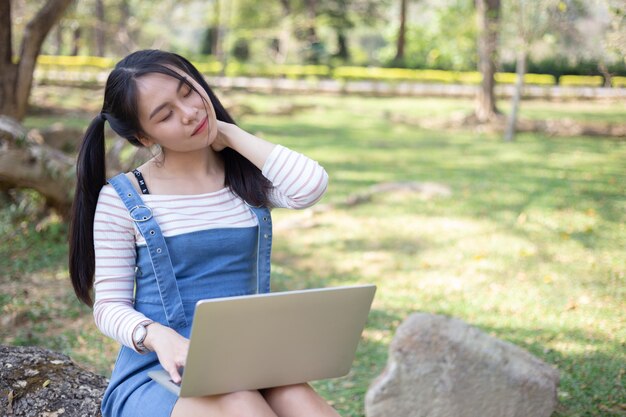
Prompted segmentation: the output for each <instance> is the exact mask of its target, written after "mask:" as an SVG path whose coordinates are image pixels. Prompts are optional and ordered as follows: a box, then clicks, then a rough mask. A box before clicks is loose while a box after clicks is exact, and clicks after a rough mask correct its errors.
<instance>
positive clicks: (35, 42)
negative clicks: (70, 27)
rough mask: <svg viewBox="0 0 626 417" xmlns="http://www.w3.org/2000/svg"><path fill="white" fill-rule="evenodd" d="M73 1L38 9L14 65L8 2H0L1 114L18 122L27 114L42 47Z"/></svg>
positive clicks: (51, 1)
mask: <svg viewBox="0 0 626 417" xmlns="http://www.w3.org/2000/svg"><path fill="white" fill-rule="evenodd" d="M72 1H73V0H48V1H47V2H46V3H45V4H44V5H43V6H42V7H41V9H39V12H38V13H37V14H36V15H35V17H33V18H32V19H31V20H30V21H29V22H28V24H27V25H26V28H25V29H24V37H23V39H22V45H21V48H20V51H19V54H18V56H17V62H16V63H14V62H13V49H12V39H11V2H10V1H0V114H4V115H7V116H11V117H13V118H15V119H17V120H18V121H20V120H22V119H23V118H24V116H25V115H26V109H27V106H28V98H29V96H30V89H31V87H32V83H33V72H34V71H35V64H36V63H37V56H38V55H39V51H40V50H41V44H42V43H43V41H44V40H45V39H46V36H47V35H48V32H50V29H52V26H54V24H55V23H56V22H57V21H58V20H59V19H60V18H61V16H62V15H63V13H64V12H65V10H66V9H67V7H68V6H69V5H70V3H72Z"/></svg>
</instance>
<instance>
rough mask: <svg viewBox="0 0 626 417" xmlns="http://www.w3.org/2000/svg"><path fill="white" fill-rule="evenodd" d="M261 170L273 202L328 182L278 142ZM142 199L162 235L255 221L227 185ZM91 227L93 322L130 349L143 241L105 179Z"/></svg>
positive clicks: (302, 195) (312, 194)
mask: <svg viewBox="0 0 626 417" xmlns="http://www.w3.org/2000/svg"><path fill="white" fill-rule="evenodd" d="M262 173H263V175H264V176H265V177H266V178H267V179H269V180H270V181H271V182H272V184H273V185H274V188H273V190H272V192H271V195H270V201H271V205H272V206H273V207H286V208H293V209H302V208H306V207H310V206H311V205H313V204H315V203H316V202H317V201H318V200H319V199H320V198H321V197H322V195H323V194H324V192H325V191H326V186H327V184H328V175H327V174H326V171H325V170H324V168H322V167H321V166H320V165H319V164H318V163H317V162H315V161H314V160H312V159H309V158H307V157H306V156H304V155H302V154H299V153H297V152H294V151H292V150H289V149H287V148H285V147H283V146H280V145H277V146H276V147H275V148H274V149H273V150H272V152H271V153H270V155H269V157H268V158H267V160H266V161H265V165H264V166H263V170H262ZM148 186H149V184H148ZM142 199H143V200H144V201H145V202H146V204H147V205H148V206H150V207H151V208H152V210H153V214H154V217H155V219H156V220H157V222H158V223H159V226H160V227H161V231H162V232H163V234H164V235H165V236H175V235H180V234H186V233H191V232H195V231H199V230H207V229H212V228H223V227H251V226H256V225H257V219H256V216H255V215H254V214H253V213H252V212H251V211H250V209H249V208H248V206H247V205H246V204H245V202H244V201H243V200H242V199H241V198H239V197H238V196H236V195H235V194H234V193H233V192H231V191H230V189H228V188H224V189H222V190H219V191H216V192H212V193H206V194H198V195H153V194H146V195H142ZM93 230H94V249H95V254H96V273H95V281H94V290H95V302H94V307H93V314H94V319H95V322H96V326H98V328H99V329H100V331H102V333H104V334H106V335H107V336H109V337H112V338H114V339H115V340H117V341H118V342H120V343H121V344H123V345H126V346H128V347H130V348H131V349H134V345H133V342H132V332H133V329H134V328H135V326H137V324H139V323H140V322H142V321H143V320H146V317H145V316H144V315H143V314H141V313H139V312H138V311H136V310H135V309H134V308H133V294H134V286H135V258H136V246H138V245H145V244H146V243H145V240H144V239H143V237H142V236H141V234H140V233H139V230H138V229H137V228H136V227H135V225H134V223H133V221H132V220H131V219H130V217H129V215H128V211H127V210H126V207H125V206H124V203H123V202H122V200H120V198H119V196H118V195H117V193H116V192H115V190H114V189H113V187H112V186H111V185H105V186H104V187H103V188H102V190H101V191H100V196H99V198H98V204H97V206H96V214H95V220H94V229H93Z"/></svg>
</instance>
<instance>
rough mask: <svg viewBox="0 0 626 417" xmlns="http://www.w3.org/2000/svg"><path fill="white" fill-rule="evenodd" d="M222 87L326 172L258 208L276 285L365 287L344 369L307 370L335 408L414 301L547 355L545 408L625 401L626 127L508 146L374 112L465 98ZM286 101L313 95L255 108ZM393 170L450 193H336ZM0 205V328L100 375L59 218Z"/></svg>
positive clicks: (388, 176)
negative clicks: (314, 186)
mask: <svg viewBox="0 0 626 417" xmlns="http://www.w3.org/2000/svg"><path fill="white" fill-rule="evenodd" d="M229 99H231V100H234V101H240V102H242V103H246V104H248V105H250V106H252V107H253V108H254V109H255V111H256V112H257V114H253V115H247V116H244V117H243V118H242V119H241V120H240V121H239V123H240V124H241V125H242V126H243V127H244V128H246V129H249V130H250V131H252V132H256V133H258V134H261V135H262V136H264V137H266V138H267V139H269V140H271V141H274V142H279V143H282V144H284V145H286V146H289V147H291V148H293V149H294V150H297V151H301V152H303V153H306V154H307V155H310V156H311V157H313V158H315V159H317V160H319V161H320V163H321V164H322V165H323V166H324V167H325V168H326V169H327V171H328V173H329V175H330V186H329V190H328V193H327V195H326V196H325V197H324V198H323V200H322V201H321V202H320V203H319V205H318V206H317V207H316V208H315V209H307V210H302V211H287V210H275V211H274V212H273V217H274V226H275V242H274V253H273V258H272V261H273V264H272V274H273V283H272V285H273V289H274V290H275V291H282V290H287V289H299V288H311V287H319V286H331V285H345V284H356V283H366V282H371V283H375V284H376V285H377V286H378V292H377V295H376V298H375V301H374V304H373V308H372V312H371V314H370V318H369V321H368V325H367V328H366V330H365V332H364V334H363V338H362V341H361V344H360V346H359V349H358V351H357V357H356V360H355V363H354V366H353V368H352V370H351V372H350V374H349V375H347V376H346V377H343V378H339V379H336V380H330V381H319V382H316V383H315V384H314V385H315V387H316V388H317V389H318V390H320V392H321V393H322V394H323V395H324V396H325V397H326V398H328V399H329V400H330V401H331V402H332V403H333V404H334V405H335V406H336V407H337V409H338V410H339V411H340V413H341V414H342V415H343V416H362V415H363V399H364V395H365V392H366V390H367V388H368V386H369V384H370V383H371V381H372V380H373V379H374V378H375V377H376V376H377V375H378V374H379V373H380V372H381V371H382V369H383V368H384V366H385V363H386V360H387V349H388V346H389V343H390V342H391V340H392V338H393V335H394V332H395V330H396V329H397V327H398V326H399V325H400V323H402V321H403V320H404V319H405V318H406V317H407V316H408V315H410V314H411V313H414V312H417V311H424V312H430V313H436V314H445V315H450V316H455V317H458V318H460V319H462V320H465V321H467V322H469V323H470V324H472V325H475V326H477V327H479V328H480V329H482V330H483V331H485V332H487V333H489V334H491V335H493V336H495V337H498V338H500V339H503V340H506V341H509V342H512V343H515V344H516V345H518V346H520V347H522V348H524V349H527V350H529V351H530V352H531V353H532V354H534V355H537V356H538V357H540V358H541V359H542V360H544V361H546V362H548V363H550V364H552V365H553V366H555V367H557V368H558V369H559V371H560V372H561V386H560V388H559V399H560V401H561V405H560V407H559V410H558V411H557V413H556V414H555V416H557V417H562V416H572V417H573V416H583V415H590V416H591V415H607V416H608V415H616V416H617V415H621V414H619V413H617V412H616V413H613V414H612V412H611V411H607V410H616V409H618V407H620V404H625V403H626V396H625V394H624V390H623V380H624V376H625V375H626V368H625V364H626V355H625V353H624V352H625V349H624V348H625V347H626V307H625V305H624V300H625V299H626V285H625V284H626V255H625V252H624V248H625V247H626V226H625V224H626V170H625V169H624V161H625V160H626V142H624V141H616V140H604V139H602V138H593V139H592V138H585V137H572V138H550V137H546V136H543V135H541V134H522V135H519V136H518V140H517V142H515V143H511V144H505V143H502V142H501V140H500V138H499V137H498V136H497V135H488V134H482V133H474V132H469V131H459V132H454V133H450V132H440V131H427V130H421V129H415V128H413V127H410V126H405V125H399V124H390V123H389V122H388V120H389V119H388V116H389V114H390V113H402V114H406V115H419V116H420V117H430V116H445V115H447V114H451V113H453V112H458V111H468V110H469V109H471V101H470V100H449V99H410V98H398V99H380V98H367V97H330V96H322V97H305V96H288V97H278V96H263V95H243V94H241V93H233V94H230V95H229ZM46 100H48V101H54V100H55V97H54V95H50V96H46ZM72 100H76V101H77V102H80V100H81V99H80V98H73V99H72ZM285 103H295V104H303V105H304V104H307V105H309V104H310V105H311V107H310V108H307V109H304V110H302V111H299V112H295V113H294V114H291V115H289V116H284V117H281V116H267V115H264V114H263V111H267V110H268V109H273V108H276V107H278V106H280V105H284V104H285ZM506 107H507V105H506V104H505V103H502V108H503V109H506ZM522 113H523V114H526V116H527V117H537V118H541V117H544V116H545V117H569V118H573V119H579V120H597V121H609V122H615V123H617V122H623V121H624V120H625V119H624V116H625V115H626V109H625V107H624V105H623V104H621V103H592V102H584V103H559V105H558V106H556V105H555V104H554V103H546V102H528V103H523V107H522ZM32 123H33V124H37V125H43V124H45V120H43V119H42V120H39V119H33V120H32ZM85 123H86V122H85ZM407 181H413V182H433V183H436V184H439V185H441V186H443V187H446V188H447V189H449V190H450V193H451V195H450V196H448V197H443V196H441V197H437V196H434V197H433V196H425V195H422V194H420V193H416V192H407V191H394V192H380V193H377V194H376V193H375V194H373V195H372V196H371V199H369V200H366V201H364V202H362V203H360V204H355V205H347V204H346V202H347V199H348V197H350V196H355V195H360V194H362V193H365V192H371V187H372V186H374V185H376V184H379V183H383V182H407ZM0 213H4V214H3V215H2V216H3V217H1V219H2V221H1V222H0V223H2V224H1V225H0V226H1V227H0V231H1V232H2V234H1V235H0V238H2V239H3V241H4V242H6V243H5V244H4V245H3V246H2V248H1V249H0V255H1V256H0V266H1V267H2V274H1V275H0V286H1V290H0V294H2V296H1V297H0V309H1V311H2V312H3V313H4V315H5V317H11V320H13V321H12V323H16V324H15V327H14V328H11V329H7V328H6V327H3V328H2V329H3V330H4V333H3V335H2V340H3V341H4V342H5V343H13V344H40V345H44V346H47V347H50V348H53V349H56V350H59V351H62V352H65V353H68V354H70V355H71V356H72V357H73V358H74V359H75V360H77V361H78V362H79V363H81V364H84V365H85V366H87V367H89V368H90V369H94V370H96V371H98V372H100V373H103V374H105V375H106V374H108V373H109V372H110V369H111V366H112V364H113V362H114V360H115V354H116V350H117V346H116V344H115V343H114V342H112V341H110V340H108V339H107V338H105V337H104V336H102V335H101V334H100V333H99V332H98V331H97V329H95V326H94V325H93V322H92V319H91V312H90V311H89V310H88V309H87V308H86V307H84V306H80V305H79V304H78V302H77V301H75V299H74V298H73V294H72V291H71V289H70V288H69V286H68V282H67V280H66V277H67V269H66V266H65V257H66V256H67V252H66V251H67V250H66V248H65V240H64V238H65V233H66V229H65V228H64V227H62V225H61V226H59V225H57V226H54V227H52V228H50V229H48V230H44V231H41V232H38V231H36V230H35V229H34V227H33V226H32V225H29V224H28V223H27V222H22V223H19V224H20V225H19V227H18V229H13V228H12V227H13V226H11V222H10V221H11V219H12V218H13V217H11V216H14V215H15V214H14V211H10V210H9V211H6V210H2V211H0ZM11 213H13V214H11ZM33 253H37V256H33ZM1 259H4V260H1ZM11 320H9V321H11Z"/></svg>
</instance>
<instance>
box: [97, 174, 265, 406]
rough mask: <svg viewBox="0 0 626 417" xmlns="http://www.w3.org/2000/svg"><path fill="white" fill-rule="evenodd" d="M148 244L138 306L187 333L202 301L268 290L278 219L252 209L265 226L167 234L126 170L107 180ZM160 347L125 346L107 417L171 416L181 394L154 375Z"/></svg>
mask: <svg viewBox="0 0 626 417" xmlns="http://www.w3.org/2000/svg"><path fill="white" fill-rule="evenodd" d="M109 183H110V184H111V185H112V186H113V188H114V189H115V191H116V192H117V194H118V195H119V196H120V198H121V199H122V201H123V202H124V205H125V206H126V208H127V209H128V211H129V215H130V217H131V218H132V219H133V220H134V221H135V224H136V225H137V227H138V229H139V231H140V232H141V234H142V236H143V237H144V238H145V239H146V243H147V245H146V246H139V247H137V272H136V277H135V283H136V291H135V309H136V310H137V311H140V312H142V313H143V314H145V315H146V316H147V317H149V318H151V319H152V320H154V321H157V322H159V323H161V324H164V325H167V326H169V327H172V328H173V329H175V330H176V331H177V332H179V333H180V334H181V335H183V336H185V337H189V334H190V332H191V324H192V322H193V314H194V308H195V304H196V302H197V301H198V300H202V299H207V298H216V297H226V296H234V295H244V294H254V293H266V292H269V291H270V256H271V245H272V220H271V215H270V211H269V210H268V209H267V208H264V207H252V206H250V209H251V210H252V211H253V212H254V213H255V215H256V216H257V219H258V223H259V225H258V226H256V227H245V228H220V229H210V230H202V231H198V232H193V233H187V234H184V235H177V236H171V237H164V236H163V234H162V232H161V229H160V227H159V225H158V224H157V222H156V220H155V219H154V217H153V216H152V209H150V207H148V206H147V205H146V204H145V203H144V202H143V200H142V199H141V196H140V195H139V194H138V193H137V192H136V191H135V188H134V187H133V185H132V184H131V183H130V181H129V180H128V178H126V176H125V175H124V174H119V175H117V176H116V177H114V178H112V179H110V180H109ZM160 367H161V366H160V364H159V362H158V358H157V356H156V354H155V353H154V352H151V353H148V354H145V355H141V354H138V353H136V352H135V351H134V350H132V349H130V348H128V347H125V346H122V348H121V349H120V352H119V355H118V358H117V361H116V363H115V367H114V369H113V373H112V375H111V380H110V382H109V386H108V387H107V390H106V392H105V393H104V398H103V400H102V415H103V417H126V416H128V417H131V416H132V417H142V416H146V417H148V416H149V417H160V416H169V415H170V414H171V412H172V409H173V407H174V404H175V403H176V400H177V397H176V396H175V395H173V394H171V393H170V392H169V391H167V390H165V389H164V388H162V387H161V386H160V385H158V384H157V383H155V382H154V381H152V380H151V379H150V377H148V375H147V373H148V371H151V370H155V369H160Z"/></svg>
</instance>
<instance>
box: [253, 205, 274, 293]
mask: <svg viewBox="0 0 626 417" xmlns="http://www.w3.org/2000/svg"><path fill="white" fill-rule="evenodd" d="M248 207H250V209H251V210H252V212H253V213H254V214H256V217H257V219H258V221H259V238H258V239H259V240H258V244H257V250H258V253H257V257H256V259H257V268H256V277H257V293H267V292H270V257H271V254H272V216H271V214H270V210H269V209H268V208H266V207H253V206H250V205H248Z"/></svg>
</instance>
